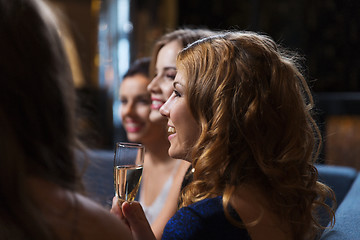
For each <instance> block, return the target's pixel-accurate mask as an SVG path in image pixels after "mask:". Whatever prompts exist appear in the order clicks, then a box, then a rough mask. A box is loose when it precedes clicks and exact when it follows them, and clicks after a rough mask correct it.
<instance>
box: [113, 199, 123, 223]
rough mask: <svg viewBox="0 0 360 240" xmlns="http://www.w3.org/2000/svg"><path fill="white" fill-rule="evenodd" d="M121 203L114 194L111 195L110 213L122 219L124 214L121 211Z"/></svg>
mask: <svg viewBox="0 0 360 240" xmlns="http://www.w3.org/2000/svg"><path fill="white" fill-rule="evenodd" d="M120 203H122V202H121V201H119V199H118V198H117V197H116V196H115V197H113V201H112V206H111V209H110V213H112V214H114V215H116V216H118V217H119V218H121V219H124V215H123V212H122V209H121V204H120Z"/></svg>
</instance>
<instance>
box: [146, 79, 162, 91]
mask: <svg viewBox="0 0 360 240" xmlns="http://www.w3.org/2000/svg"><path fill="white" fill-rule="evenodd" d="M159 89H160V87H159V76H156V77H154V78H153V79H152V80H151V82H150V83H149V85H148V86H147V90H148V91H149V92H157V91H159Z"/></svg>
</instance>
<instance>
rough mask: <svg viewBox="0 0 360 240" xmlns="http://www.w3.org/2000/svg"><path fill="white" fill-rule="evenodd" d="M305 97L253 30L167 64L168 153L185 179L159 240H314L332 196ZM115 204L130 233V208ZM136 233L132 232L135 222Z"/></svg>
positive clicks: (192, 49) (288, 66) (291, 67)
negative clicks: (170, 69)
mask: <svg viewBox="0 0 360 240" xmlns="http://www.w3.org/2000/svg"><path fill="white" fill-rule="evenodd" d="M312 107H313V101H312V97H311V93H310V90H309V88H308V86H307V84H306V81H305V79H304V77H303V76H302V74H301V73H300V70H299V68H298V67H297V65H296V63H295V58H294V56H293V55H290V54H287V53H286V52H284V51H282V50H281V49H280V48H279V46H277V45H276V44H275V43H274V41H273V40H272V39H271V38H269V37H267V36H264V35H260V34H257V33H253V32H229V33H224V34H222V35H218V36H214V37H209V38H206V39H203V40H200V41H197V42H195V43H194V44H192V45H190V46H189V47H187V48H185V49H184V50H182V51H181V52H180V53H179V55H178V58H177V75H176V78H175V80H174V92H173V94H172V95H171V97H170V98H169V100H168V101H167V102H166V103H165V104H164V106H163V107H162V108H161V110H160V112H161V113H162V114H163V115H165V116H167V117H168V126H169V131H170V132H171V135H170V136H169V141H170V143H171V146H170V148H169V155H170V156H171V157H173V158H178V159H184V160H187V161H190V162H192V165H193V167H194V169H195V172H194V181H193V182H192V183H190V184H189V185H188V186H187V187H186V188H185V190H184V192H183V202H182V208H181V209H180V210H179V211H178V212H177V213H176V214H175V215H174V216H173V217H172V218H171V219H170V221H169V222H168V223H167V225H166V227H165V230H164V233H163V239H180V238H181V239H200V238H201V239H220V238H222V239H314V238H315V237H316V236H318V234H319V232H320V231H321V229H322V226H320V224H319V222H318V220H317V217H316V213H317V211H318V209H319V208H320V207H325V208H326V209H327V210H328V212H329V214H330V217H331V218H332V219H333V217H334V213H333V211H332V209H331V208H330V207H329V206H327V205H326V204H325V203H324V199H325V198H326V197H330V198H332V197H333V195H332V191H331V190H330V189H329V188H328V187H327V186H325V185H323V184H321V183H320V182H318V181H317V177H318V174H317V170H316V168H315V166H314V162H315V160H316V157H317V153H318V149H319V146H320V136H319V131H318V128H317V126H316V123H315V121H314V119H313V117H312V113H311V110H312ZM135 206H136V204H133V206H131V205H128V204H125V205H123V208H122V210H123V213H124V215H125V217H127V219H128V221H129V223H130V225H131V226H132V227H133V229H132V230H133V232H136V229H137V227H136V226H134V225H135V224H138V222H139V220H137V223H133V216H134V215H135V214H136V215H139V212H141V211H140V209H139V208H136V207H135ZM138 225H139V224H138Z"/></svg>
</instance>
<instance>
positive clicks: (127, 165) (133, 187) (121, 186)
mask: <svg viewBox="0 0 360 240" xmlns="http://www.w3.org/2000/svg"><path fill="white" fill-rule="evenodd" d="M144 154H145V147H144V146H143V145H141V144H137V143H122V142H119V143H116V146H115V155H114V186H115V195H116V196H117V197H118V198H119V201H128V202H131V201H133V200H134V199H135V196H136V194H137V192H138V190H139V186H140V182H141V176H142V170H143V163H144Z"/></svg>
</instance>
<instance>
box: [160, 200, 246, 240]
mask: <svg viewBox="0 0 360 240" xmlns="http://www.w3.org/2000/svg"><path fill="white" fill-rule="evenodd" d="M231 214H232V215H234V214H235V215H234V217H235V218H236V219H239V216H238V215H237V214H236V212H235V211H232V212H231ZM162 239H163V240H169V239H183V240H190V239H191V240H192V239H194V240H195V239H221V240H227V239H238V240H242V239H250V237H249V235H248V233H247V231H246V229H242V228H238V227H236V226H234V225H232V224H231V223H230V222H229V221H228V220H227V219H226V217H225V213H224V208H223V205H222V197H220V196H219V197H215V198H210V199H205V200H202V201H200V202H197V203H194V204H192V205H190V206H188V207H183V208H181V209H180V210H179V211H177V212H176V214H175V215H174V216H173V217H172V218H171V219H170V220H169V222H168V223H167V224H166V226H165V229H164V233H163V235H162Z"/></svg>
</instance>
